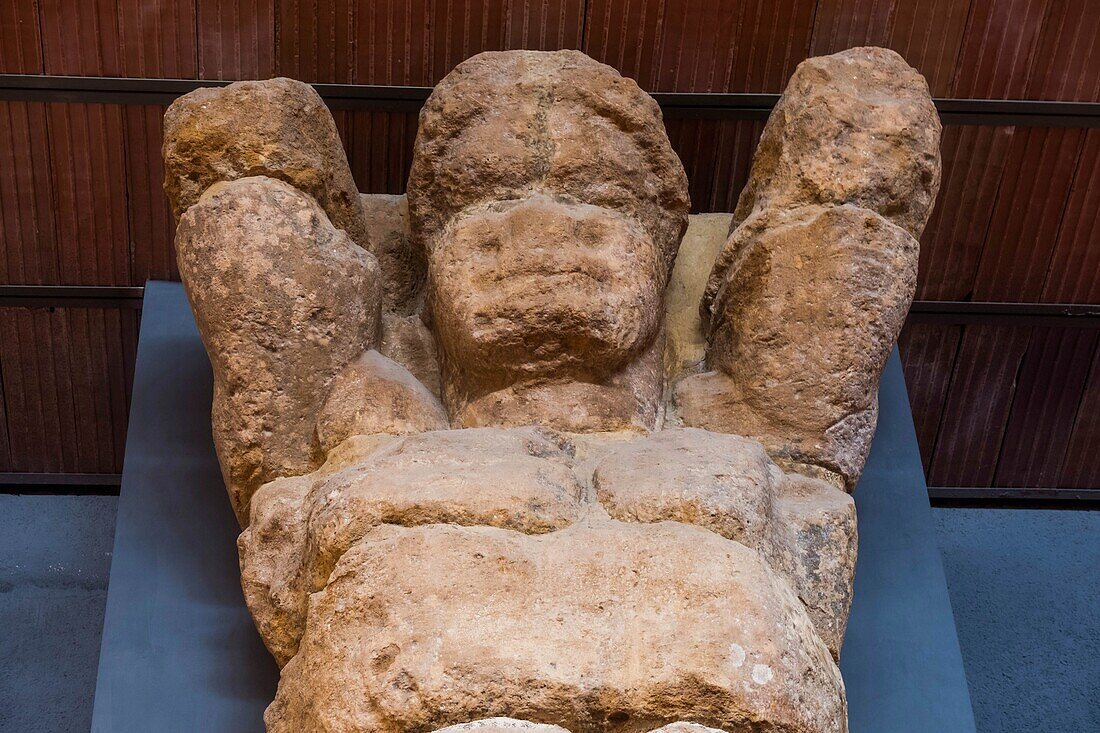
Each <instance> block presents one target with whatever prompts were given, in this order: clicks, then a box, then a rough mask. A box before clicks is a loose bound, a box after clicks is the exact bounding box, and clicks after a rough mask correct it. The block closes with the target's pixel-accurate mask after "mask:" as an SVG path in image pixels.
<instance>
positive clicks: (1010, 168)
mask: <svg viewBox="0 0 1100 733" xmlns="http://www.w3.org/2000/svg"><path fill="white" fill-rule="evenodd" d="M1083 141H1084V131H1083V130H1073V129H1065V128H1058V127H1027V128H1018V129H1017V130H1016V131H1015V134H1014V135H1013V136H1012V145H1011V148H1010V150H1009V155H1008V160H1007V162H1006V164H1005V170H1004V174H1003V176H1002V182H1001V186H1000V189H999V191H998V194H997V200H996V202H995V203H994V206H993V215H992V218H991V220H990V225H989V231H988V232H987V234H986V241H985V245H984V247H983V248H982V255H981V260H980V262H979V264H978V273H977V277H976V280H975V283H974V290H973V299H974V300H980V301H995V300H1015V301H1023V302H1033V301H1036V300H1038V299H1039V296H1040V295H1041V294H1042V290H1043V283H1044V281H1045V279H1046V273H1047V268H1048V267H1049V265H1050V258H1051V254H1052V253H1053V251H1054V245H1055V242H1056V241H1057V238H1058V227H1059V223H1060V222H1061V220H1062V212H1063V211H1064V210H1065V208H1066V202H1067V199H1068V197H1069V189H1070V184H1071V183H1072V181H1073V176H1074V172H1075V170H1076V167H1077V159H1078V157H1079V154H1080V151H1081V144H1082V142H1083ZM1039 181H1041V182H1042V185H1041V186H1037V185H1036V183H1037V182H1039ZM974 213H977V212H973V211H972V212H971V214H972V215H973V214H974Z"/></svg>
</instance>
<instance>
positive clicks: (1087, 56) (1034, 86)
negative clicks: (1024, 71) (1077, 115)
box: [1024, 0, 1100, 102]
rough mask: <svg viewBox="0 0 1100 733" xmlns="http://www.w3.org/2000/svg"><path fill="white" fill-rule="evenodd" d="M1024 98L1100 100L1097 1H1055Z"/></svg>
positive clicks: (1050, 10) (1099, 31)
mask: <svg viewBox="0 0 1100 733" xmlns="http://www.w3.org/2000/svg"><path fill="white" fill-rule="evenodd" d="M1049 5H1050V8H1049V11H1048V13H1047V16H1046V20H1045V22H1044V23H1043V30H1042V33H1040V35H1039V42H1038V50H1037V52H1036V54H1035V62H1034V65H1033V68H1032V69H1031V73H1030V76H1029V78H1028V82H1027V87H1026V89H1025V92H1024V96H1025V97H1027V98H1029V99H1062V100H1076V101H1080V102H1094V101H1096V100H1097V99H1100V8H1098V7H1097V5H1096V2H1095V0H1052V2H1050V3H1049Z"/></svg>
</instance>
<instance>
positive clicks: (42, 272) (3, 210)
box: [0, 102, 59, 285]
mask: <svg viewBox="0 0 1100 733" xmlns="http://www.w3.org/2000/svg"><path fill="white" fill-rule="evenodd" d="M0 171H3V175H0V253H2V254H0V282H3V283H6V284H15V285H31V284H53V283H57V282H58V278H59V272H58V264H57V238H56V235H55V232H54V203H53V202H54V196H53V187H52V184H51V180H50V150H49V141H48V139H47V135H46V105H45V104H41V103H38V102H0Z"/></svg>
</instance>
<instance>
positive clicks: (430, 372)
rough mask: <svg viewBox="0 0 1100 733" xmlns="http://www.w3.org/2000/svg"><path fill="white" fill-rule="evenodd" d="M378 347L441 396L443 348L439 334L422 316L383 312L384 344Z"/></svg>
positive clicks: (384, 354) (429, 389)
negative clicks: (439, 343) (440, 364)
mask: <svg viewBox="0 0 1100 733" xmlns="http://www.w3.org/2000/svg"><path fill="white" fill-rule="evenodd" d="M378 350H379V351H380V352H381V353H382V355H383V356H385V357H386V358H388V359H393V360H394V361H395V362H397V363H398V364H400V365H401V366H403V367H405V368H406V369H408V370H409V372H410V373H411V374H412V375H413V376H414V377H416V378H417V380H418V381H419V382H420V383H421V384H423V385H424V386H425V387H427V388H428V391H429V392H431V393H432V394H434V395H435V396H436V397H439V393H440V384H439V351H438V350H437V349H436V345H435V335H434V334H433V333H432V332H431V330H430V329H429V328H428V327H427V326H426V325H425V324H424V321H423V320H422V319H421V318H420V316H419V315H411V316H398V315H394V314H392V313H383V314H382V343H381V345H380V346H379V347H378Z"/></svg>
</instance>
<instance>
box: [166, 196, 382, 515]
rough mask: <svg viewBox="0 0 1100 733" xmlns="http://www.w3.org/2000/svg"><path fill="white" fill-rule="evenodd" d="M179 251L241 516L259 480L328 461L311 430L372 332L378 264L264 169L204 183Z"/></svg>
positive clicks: (217, 436)
mask: <svg viewBox="0 0 1100 733" xmlns="http://www.w3.org/2000/svg"><path fill="white" fill-rule="evenodd" d="M176 257H177V260H178V263H179V269H180V276H181V277H182V279H183V281H184V283H185V285H186V288H187V294H188V297H189V299H190V301H191V307H192V309H193V310H194V312H195V316H196V321H197V323H198V327H199V332H200V334H201V335H202V339H203V344H204V345H205V346H206V350H207V352H208V353H209V354H210V359H211V362H212V364H213V367H214V408H213V414H212V422H213V429H214V442H215V447H216V448H217V450H218V458H219V460H220V461H221V466H222V472H223V474H224V476H225V482H226V486H227V487H228V488H229V493H230V498H231V500H232V503H233V507H234V509H235V510H236V512H237V516H238V518H239V519H240V520H241V522H242V524H243V523H245V522H246V521H247V519H248V502H249V499H250V498H251V496H252V492H254V491H255V490H256V489H257V488H259V487H260V486H261V485H262V484H264V483H265V482H267V481H270V480H271V479H273V478H276V477H278V476H290V475H294V474H299V473H305V472H307V471H310V470H312V469H314V468H316V467H317V466H318V465H320V463H321V462H322V461H323V460H324V455H323V453H322V451H321V450H320V446H319V445H318V443H317V439H316V436H315V433H314V425H315V422H316V419H317V415H318V411H319V409H320V406H321V403H322V400H323V399H324V397H325V394H326V392H327V389H328V386H329V384H330V383H331V381H332V380H333V378H335V376H336V375H337V374H338V373H339V372H340V371H341V370H342V369H343V368H344V366H345V365H346V364H347V363H349V362H350V361H351V360H353V359H355V358H356V357H358V356H359V355H360V354H361V353H362V352H363V350H364V349H367V348H370V347H372V346H373V345H374V344H375V343H376V341H377V337H378V330H379V318H380V302H381V287H380V284H379V281H378V263H377V262H376V261H375V259H374V257H373V256H372V255H371V254H369V253H368V252H366V251H364V250H363V249H361V248H359V247H357V246H356V245H355V244H354V243H353V242H352V241H351V239H350V238H349V237H348V236H347V234H345V233H344V232H343V231H341V230H339V229H336V228H335V227H333V225H332V224H331V223H330V222H329V219H328V217H327V216H326V215H325V212H324V211H323V210H322V209H321V207H320V206H318V204H317V202H316V201H314V199H313V198H312V197H310V196H308V195H306V194H304V193H302V192H301V191H299V190H298V189H296V188H294V187H292V186H290V185H288V184H286V183H283V182H282V181H277V180H274V179H272V178H265V177H251V178H241V179H237V180H234V181H230V182H226V183H219V184H216V185H214V186H212V187H211V188H210V189H208V190H207V191H206V193H205V194H203V196H202V198H201V199H200V200H199V201H198V203H196V204H195V205H194V206H192V207H191V208H190V209H189V210H188V211H187V213H185V214H184V216H183V218H182V219H181V220H180V224H179V228H178V230H177V232H176Z"/></svg>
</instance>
